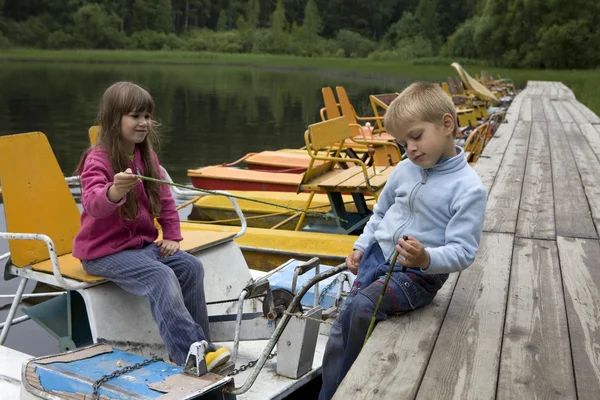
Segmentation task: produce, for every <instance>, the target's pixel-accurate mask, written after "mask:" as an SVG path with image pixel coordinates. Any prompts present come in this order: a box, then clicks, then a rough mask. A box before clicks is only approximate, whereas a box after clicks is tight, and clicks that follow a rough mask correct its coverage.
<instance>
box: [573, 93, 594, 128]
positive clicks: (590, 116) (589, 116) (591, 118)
mask: <svg viewBox="0 0 600 400" xmlns="http://www.w3.org/2000/svg"><path fill="white" fill-rule="evenodd" d="M571 103H573V105H574V106H575V107H576V108H577V109H578V110H579V111H580V112H581V113H582V114H583V115H585V116H586V118H587V119H588V122H590V123H591V124H600V117H598V116H597V115H596V114H595V113H594V112H593V111H592V110H590V109H589V108H587V107H586V106H585V104H583V103H581V102H579V101H577V100H575V99H572V100H571Z"/></svg>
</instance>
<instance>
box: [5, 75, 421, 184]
mask: <svg viewBox="0 0 600 400" xmlns="http://www.w3.org/2000/svg"><path fill="white" fill-rule="evenodd" d="M119 80H129V81H133V82H136V83H139V84H142V85H143V86H145V87H146V88H148V89H149V90H150V92H151V93H152V95H153V96H154V98H155V101H156V105H157V116H158V119H159V120H160V122H161V124H162V127H161V131H162V133H163V135H162V137H163V141H162V146H161V148H160V150H161V151H160V159H161V163H162V164H163V165H164V166H165V167H166V168H167V169H168V170H169V172H170V174H171V176H172V177H173V179H174V180H175V181H178V182H187V176H186V171H187V169H188V168H196V167H199V166H204V165H210V164H220V163H222V162H224V161H233V160H235V159H237V158H239V157H241V156H243V155H244V154H246V153H248V152H251V151H260V150H265V149H267V150H271V149H278V148H283V147H301V146H303V145H304V143H303V133H304V130H305V129H306V127H307V125H308V124H310V123H313V122H317V121H318V120H319V110H320V108H321V107H322V106H323V102H322V99H321V91H320V90H321V87H322V86H336V85H343V86H345V87H346V89H347V90H348V92H349V96H350V97H351V100H352V102H353V103H354V104H355V107H356V108H357V111H358V112H359V114H367V115H369V114H371V112H370V107H369V103H368V95H369V94H372V93H382V92H387V91H391V90H394V91H395V90H401V89H402V88H403V87H405V86H406V85H407V84H409V83H410V82H409V81H401V80H392V79H390V78H380V79H377V78H359V77H352V76H339V75H335V74H332V73H314V72H313V73H307V72H299V71H289V70H281V69H275V68H274V69H270V70H269V69H256V68H249V67H227V66H210V65H194V66H165V65H160V66H157V65H127V64H66V63H0V135H5V134H11V133H20V132H30V131H42V132H44V133H45V134H46V135H47V136H48V138H49V141H50V144H51V145H52V148H53V149H54V152H55V154H56V157H57V159H58V161H59V164H60V166H61V168H62V169H63V171H64V173H65V175H70V174H71V173H72V171H73V170H74V169H75V167H76V165H77V163H78V161H79V158H80V156H81V154H82V152H83V150H84V149H85V148H86V146H87V145H88V136H87V129H88V128H89V127H90V126H91V125H93V124H94V123H95V117H96V111H97V105H98V102H99V100H100V97H101V95H102V93H103V91H104V90H105V89H106V88H107V87H108V86H109V85H110V84H112V83H113V82H115V81H119Z"/></svg>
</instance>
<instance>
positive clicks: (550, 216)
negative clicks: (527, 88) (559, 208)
mask: <svg viewBox="0 0 600 400" xmlns="http://www.w3.org/2000/svg"><path fill="white" fill-rule="evenodd" d="M516 234H517V236H521V237H528V238H537V239H554V237H555V236H556V232H555V230H554V197H553V193H552V168H551V162H550V144H549V139H548V128H547V125H546V123H545V122H533V124H532V126H531V139H530V141H529V154H528V155H527V166H526V168H525V178H524V180H523V190H522V194H521V202H520V205H519V215H518V218H517V230H516Z"/></svg>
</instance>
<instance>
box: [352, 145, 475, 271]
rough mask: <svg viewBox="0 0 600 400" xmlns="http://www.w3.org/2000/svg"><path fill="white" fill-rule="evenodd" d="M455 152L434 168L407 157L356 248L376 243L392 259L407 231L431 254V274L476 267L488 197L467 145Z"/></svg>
mask: <svg viewBox="0 0 600 400" xmlns="http://www.w3.org/2000/svg"><path fill="white" fill-rule="evenodd" d="M456 152H457V153H458V154H457V155H456V156H454V157H452V158H449V159H446V160H444V161H441V162H438V163H437V164H436V165H435V166H433V167H432V168H429V169H423V168H421V167H419V166H418V165H416V164H413V162H412V161H410V160H408V159H407V160H404V161H402V162H400V163H399V164H398V165H397V166H396V168H395V170H394V172H392V175H391V176H390V178H389V180H388V182H387V184H386V185H385V187H384V189H383V191H382V192H381V195H380V196H379V200H378V202H377V204H376V205H375V207H374V209H373V215H372V216H371V219H370V220H369V222H368V223H367V225H366V226H365V228H364V230H363V234H362V235H360V237H359V238H358V240H357V241H356V242H355V243H354V248H355V249H358V250H361V251H362V252H363V253H364V252H365V250H366V249H367V247H369V245H370V244H372V243H373V242H374V241H377V243H379V246H380V247H381V250H382V251H383V254H384V256H385V257H386V259H387V260H388V261H390V260H391V258H392V256H393V254H394V245H395V244H396V243H398V238H400V237H401V236H403V235H407V236H413V237H414V238H416V239H417V240H418V241H419V242H421V244H422V245H423V246H424V247H425V249H426V250H427V251H428V252H429V257H430V260H431V261H430V264H429V268H428V269H427V270H426V272H427V273H428V274H445V273H450V272H456V271H460V270H462V269H465V268H467V267H468V266H469V265H471V263H472V262H473V260H474V259H475V255H476V253H477V250H478V249H479V241H480V238H481V232H482V230H483V218H484V216H485V205H486V198H487V196H486V192H485V189H484V188H483V184H482V183H481V179H480V178H479V175H477V173H476V172H475V170H473V168H471V166H470V165H469V164H468V163H467V160H466V158H465V155H464V152H463V149H462V148H460V147H457V148H456Z"/></svg>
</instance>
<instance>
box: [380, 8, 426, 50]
mask: <svg viewBox="0 0 600 400" xmlns="http://www.w3.org/2000/svg"><path fill="white" fill-rule="evenodd" d="M422 32H423V31H422V29H421V24H419V21H417V18H416V17H415V16H414V14H413V13H411V12H404V14H402V18H400V19H399V20H398V22H396V23H394V24H392V26H390V29H388V31H387V33H386V34H385V36H384V37H383V46H384V48H387V49H393V48H395V47H396V46H397V44H398V42H399V41H400V40H402V39H410V38H413V37H415V36H418V35H421V34H422Z"/></svg>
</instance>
